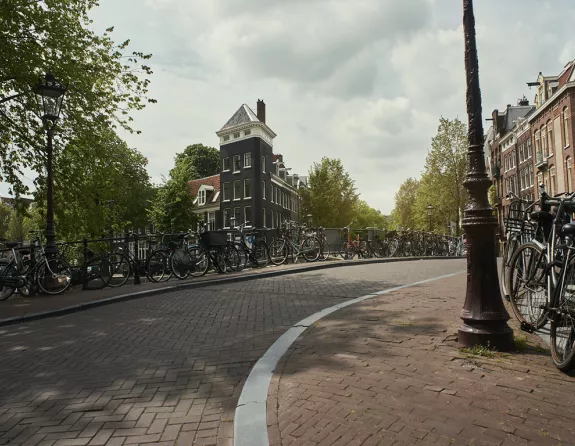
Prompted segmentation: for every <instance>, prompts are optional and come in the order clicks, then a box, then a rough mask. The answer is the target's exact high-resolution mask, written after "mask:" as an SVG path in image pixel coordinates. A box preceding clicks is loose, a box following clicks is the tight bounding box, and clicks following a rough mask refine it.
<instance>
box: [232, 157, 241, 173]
mask: <svg viewBox="0 0 575 446" xmlns="http://www.w3.org/2000/svg"><path fill="white" fill-rule="evenodd" d="M236 160H237V161H238V162H237V163H236ZM236 165H237V166H238V169H237V170H236ZM232 169H233V170H234V173H240V171H241V170H242V158H241V156H240V155H234V158H233V160H232Z"/></svg>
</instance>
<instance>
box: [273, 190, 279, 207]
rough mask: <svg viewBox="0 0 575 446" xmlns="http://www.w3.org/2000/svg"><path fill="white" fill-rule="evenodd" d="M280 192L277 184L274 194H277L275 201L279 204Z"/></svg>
mask: <svg viewBox="0 0 575 446" xmlns="http://www.w3.org/2000/svg"><path fill="white" fill-rule="evenodd" d="M278 192H279V190H278V187H277V186H276V190H275V194H274V195H275V203H277V204H279V202H278V197H279V193H278Z"/></svg>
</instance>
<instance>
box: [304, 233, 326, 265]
mask: <svg viewBox="0 0 575 446" xmlns="http://www.w3.org/2000/svg"><path fill="white" fill-rule="evenodd" d="M320 246H321V242H320V241H319V239H318V238H317V237H306V238H305V239H304V240H303V241H302V243H301V252H302V254H303V258H304V259H305V260H306V261H307V262H315V261H316V260H317V259H318V258H319V252H320Z"/></svg>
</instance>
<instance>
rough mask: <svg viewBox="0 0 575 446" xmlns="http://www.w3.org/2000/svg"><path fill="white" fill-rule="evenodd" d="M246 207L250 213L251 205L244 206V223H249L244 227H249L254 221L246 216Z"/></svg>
mask: <svg viewBox="0 0 575 446" xmlns="http://www.w3.org/2000/svg"><path fill="white" fill-rule="evenodd" d="M248 209H249V210H250V214H251V212H252V207H251V206H244V223H249V225H246V228H251V227H252V226H253V225H254V222H253V221H252V220H251V219H249V218H248Z"/></svg>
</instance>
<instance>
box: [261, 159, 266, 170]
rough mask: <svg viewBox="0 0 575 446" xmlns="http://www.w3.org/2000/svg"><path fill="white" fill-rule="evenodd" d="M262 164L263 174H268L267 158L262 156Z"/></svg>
mask: <svg viewBox="0 0 575 446" xmlns="http://www.w3.org/2000/svg"><path fill="white" fill-rule="evenodd" d="M261 163H262V165H261V170H262V173H266V156H265V155H262V160H261Z"/></svg>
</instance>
